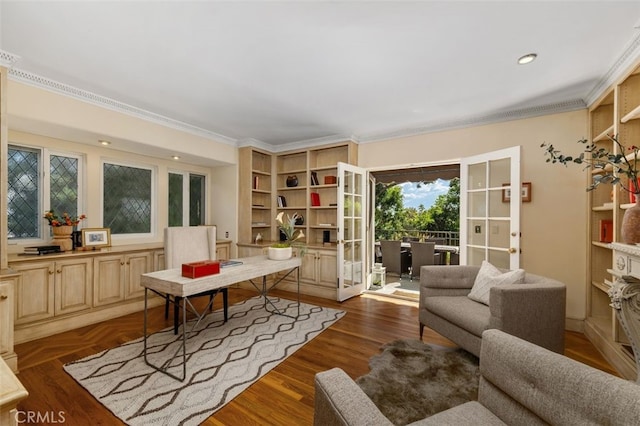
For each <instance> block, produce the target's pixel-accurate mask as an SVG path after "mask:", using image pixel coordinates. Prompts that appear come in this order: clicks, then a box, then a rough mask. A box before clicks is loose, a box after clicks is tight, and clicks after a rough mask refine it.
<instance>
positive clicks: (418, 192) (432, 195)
mask: <svg viewBox="0 0 640 426" xmlns="http://www.w3.org/2000/svg"><path fill="white" fill-rule="evenodd" d="M399 186H400V190H401V191H402V196H403V198H404V206H405V207H415V208H418V206H419V205H420V204H422V205H423V206H424V208H425V209H428V208H429V207H431V206H432V205H433V203H435V201H436V198H438V196H439V195H443V194H446V193H447V191H449V181H447V180H442V179H436V180H435V181H433V182H431V183H428V184H420V188H418V184H417V183H415V182H405V183H401V184H399Z"/></svg>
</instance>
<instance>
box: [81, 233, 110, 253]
mask: <svg viewBox="0 0 640 426" xmlns="http://www.w3.org/2000/svg"><path fill="white" fill-rule="evenodd" d="M82 246H83V247H84V248H85V249H87V250H91V249H98V248H102V247H110V246H111V229H110V228H83V229H82Z"/></svg>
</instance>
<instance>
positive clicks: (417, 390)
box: [356, 340, 480, 425]
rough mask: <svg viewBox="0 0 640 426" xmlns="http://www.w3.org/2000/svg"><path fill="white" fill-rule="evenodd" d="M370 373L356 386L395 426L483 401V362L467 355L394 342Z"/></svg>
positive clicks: (416, 343) (374, 360)
mask: <svg viewBox="0 0 640 426" xmlns="http://www.w3.org/2000/svg"><path fill="white" fill-rule="evenodd" d="M369 367H370V368H371V371H370V372H369V373H368V374H366V375H364V376H362V377H360V378H358V379H357V380H356V383H358V385H359V386H360V388H362V390H363V391H364V393H366V394H367V395H368V396H369V398H371V400H372V401H373V402H374V404H376V406H377V407H378V409H379V410H380V411H381V412H382V414H384V415H385V416H386V417H387V418H388V419H389V421H391V423H393V424H394V425H406V424H408V423H411V422H414V421H417V420H420V419H423V418H425V417H428V416H430V415H432V414H435V413H439V412H440V411H444V410H446V409H447V408H451V407H454V406H456V405H460V404H462V403H465V402H468V401H472V400H477V399H478V381H479V377H480V376H479V374H480V373H479V369H478V358H476V357H475V356H474V355H472V354H470V353H468V352H466V351H464V350H462V349H449V348H444V347H441V346H436V345H433V347H432V346H430V345H427V344H425V343H423V342H421V341H420V340H395V341H393V342H391V343H388V344H386V345H384V346H383V347H382V352H381V353H380V354H378V355H374V356H373V357H371V359H370V360H369Z"/></svg>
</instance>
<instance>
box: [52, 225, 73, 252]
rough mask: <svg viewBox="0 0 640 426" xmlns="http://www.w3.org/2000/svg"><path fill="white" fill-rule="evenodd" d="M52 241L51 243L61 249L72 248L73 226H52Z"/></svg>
mask: <svg viewBox="0 0 640 426" xmlns="http://www.w3.org/2000/svg"><path fill="white" fill-rule="evenodd" d="M52 229H53V241H52V242H51V244H53V245H56V246H60V250H61V251H71V250H73V240H72V239H71V234H72V233H73V226H69V225H64V226H53V227H52Z"/></svg>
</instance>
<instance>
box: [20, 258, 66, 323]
mask: <svg viewBox="0 0 640 426" xmlns="http://www.w3.org/2000/svg"><path fill="white" fill-rule="evenodd" d="M54 266H55V265H54V263H53V262H33V263H32V262H28V263H20V264H13V265H11V269H13V270H15V271H18V272H20V277H19V278H18V285H17V286H16V312H15V315H16V316H15V318H16V322H15V324H16V325H17V324H25V323H29V322H31V321H37V320H41V319H45V318H50V317H52V316H53V312H54V310H53V297H54V285H53V284H54Z"/></svg>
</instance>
